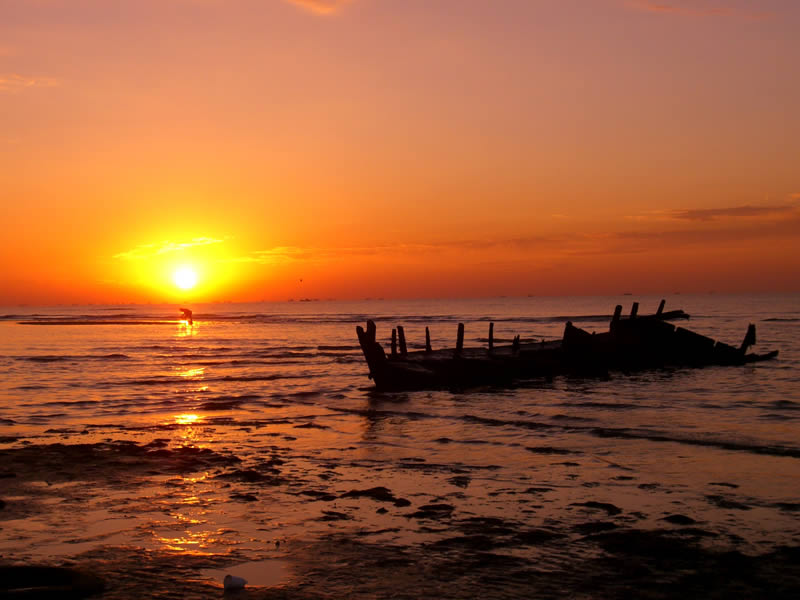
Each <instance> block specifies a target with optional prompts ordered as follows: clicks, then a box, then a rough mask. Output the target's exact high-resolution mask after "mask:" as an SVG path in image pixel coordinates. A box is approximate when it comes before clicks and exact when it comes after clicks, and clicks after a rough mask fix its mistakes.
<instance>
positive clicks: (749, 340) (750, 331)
mask: <svg viewBox="0 0 800 600" xmlns="http://www.w3.org/2000/svg"><path fill="white" fill-rule="evenodd" d="M755 343H756V326H755V325H753V324H752V323H750V325H748V326H747V334H746V335H745V336H744V340H742V345H741V346H739V352H741V353H742V354H744V353H745V352H747V349H748V348H749V347H750V346H754V345H755Z"/></svg>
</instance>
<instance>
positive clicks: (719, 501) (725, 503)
mask: <svg viewBox="0 0 800 600" xmlns="http://www.w3.org/2000/svg"><path fill="white" fill-rule="evenodd" d="M706 500H708V501H709V502H710V503H711V504H714V505H715V506H718V507H720V508H729V509H734V510H752V508H753V507H752V506H749V505H747V504H742V503H741V502H737V501H736V500H731V499H730V498H725V497H724V496H715V495H706Z"/></svg>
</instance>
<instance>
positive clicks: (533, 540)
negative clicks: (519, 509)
mask: <svg viewBox="0 0 800 600" xmlns="http://www.w3.org/2000/svg"><path fill="white" fill-rule="evenodd" d="M563 537H566V535H565V534H563V533H558V532H555V531H551V530H549V529H526V530H525V531H520V532H519V533H517V534H516V535H515V536H514V541H515V542H516V543H517V544H521V545H523V546H538V545H539V544H543V543H546V542H549V541H551V540H557V539H559V538H563Z"/></svg>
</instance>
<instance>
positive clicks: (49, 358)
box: [22, 354, 74, 363]
mask: <svg viewBox="0 0 800 600" xmlns="http://www.w3.org/2000/svg"><path fill="white" fill-rule="evenodd" d="M73 359H74V357H72V356H59V355H49V354H47V355H42V356H24V357H22V360H29V361H31V362H40V363H51V362H60V361H63V360H73Z"/></svg>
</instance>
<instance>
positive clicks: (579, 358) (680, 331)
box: [356, 300, 778, 390]
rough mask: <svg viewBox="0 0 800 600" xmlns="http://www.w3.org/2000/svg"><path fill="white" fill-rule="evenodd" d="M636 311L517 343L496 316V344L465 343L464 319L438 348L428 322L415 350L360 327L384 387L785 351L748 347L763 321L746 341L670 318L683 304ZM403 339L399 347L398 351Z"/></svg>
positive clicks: (371, 327) (592, 372) (498, 381)
mask: <svg viewBox="0 0 800 600" xmlns="http://www.w3.org/2000/svg"><path fill="white" fill-rule="evenodd" d="M638 307H639V305H638V303H634V304H633V308H632V310H631V314H630V316H628V317H627V318H626V317H623V316H622V306H617V307H616V310H615V311H614V316H613V317H612V319H611V323H610V325H609V328H608V331H607V332H602V333H589V332H587V331H584V330H583V329H580V328H578V327H575V326H574V325H573V324H572V323H571V322H567V324H566V326H565V328H564V335H563V337H562V338H561V339H560V340H554V341H542V342H532V343H525V342H521V341H520V338H519V336H516V337H515V338H514V342H513V343H512V344H511V345H506V346H496V345H495V344H494V323H490V324H489V340H488V341H489V343H488V347H483V348H464V325H463V323H459V325H458V337H457V342H456V347H455V348H449V349H444V350H432V349H431V345H430V332H429V330H428V328H427V327H426V328H425V337H426V341H425V350H421V351H417V352H408V350H407V348H406V340H405V332H404V329H403V327H398V328H397V329H393V330H392V343H391V354H389V355H388V356H387V354H386V352H385V351H384V349H383V347H382V346H381V345H380V344H379V343H378V342H377V341H376V327H375V323H374V322H373V321H367V328H366V330H365V329H364V328H363V327H361V326H358V327H357V328H356V332H357V334H358V341H359V343H360V345H361V349H362V350H363V352H364V357H365V358H366V360H367V365H368V366H369V377H370V378H371V379H372V380H374V381H375V385H376V387H377V388H378V389H379V390H413V389H435V388H465V387H472V386H476V385H510V384H513V383H514V382H515V381H519V380H523V379H532V378H539V377H544V378H551V377H554V376H557V375H578V376H607V375H608V373H609V372H610V371H623V372H632V371H639V370H644V369H655V368H662V367H669V366H688V367H705V366H710V365H743V364H746V363H752V362H759V361H763V360H769V359H772V358H775V357H776V356H777V355H778V352H777V351H774V352H768V353H765V354H752V353H751V354H748V353H747V350H748V348H749V347H750V346H752V345H754V344H755V343H756V333H755V332H756V329H755V325H752V324H751V325H750V326H749V327H748V328H747V333H746V335H745V338H744V340H743V341H742V343H741V345H739V347H734V346H730V345H728V344H725V343H723V342H717V341H715V340H713V339H711V338H709V337H706V336H704V335H700V334H698V333H695V332H693V331H690V330H688V329H685V328H683V327H676V326H675V325H673V324H671V323H669V322H668V321H670V320H675V319H688V318H689V315H688V314H686V313H685V312H683V311H682V310H675V311H669V312H664V301H663V300H662V301H661V304H660V305H659V307H658V310H657V311H656V313H655V314H652V315H638V314H637V313H638ZM398 345H399V351H398Z"/></svg>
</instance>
